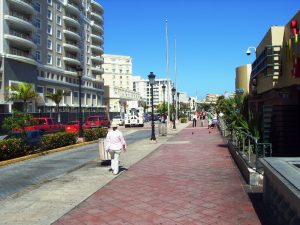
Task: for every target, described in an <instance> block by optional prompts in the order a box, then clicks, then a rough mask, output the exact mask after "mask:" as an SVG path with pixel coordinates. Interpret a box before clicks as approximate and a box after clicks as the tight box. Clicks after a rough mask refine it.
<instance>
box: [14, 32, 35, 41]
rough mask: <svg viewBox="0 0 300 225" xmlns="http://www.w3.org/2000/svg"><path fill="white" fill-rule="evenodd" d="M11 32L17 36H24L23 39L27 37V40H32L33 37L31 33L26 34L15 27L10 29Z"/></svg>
mask: <svg viewBox="0 0 300 225" xmlns="http://www.w3.org/2000/svg"><path fill="white" fill-rule="evenodd" d="M9 34H11V35H14V36H17V37H20V38H23V39H27V40H30V41H31V38H30V36H29V35H27V34H24V33H21V32H19V31H16V30H13V29H10V30H9Z"/></svg>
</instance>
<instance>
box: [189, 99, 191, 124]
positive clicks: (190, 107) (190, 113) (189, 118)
mask: <svg viewBox="0 0 300 225" xmlns="http://www.w3.org/2000/svg"><path fill="white" fill-rule="evenodd" d="M189 108H190V115H189V120H191V98H189Z"/></svg>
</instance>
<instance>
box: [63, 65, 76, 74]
mask: <svg viewBox="0 0 300 225" xmlns="http://www.w3.org/2000/svg"><path fill="white" fill-rule="evenodd" d="M65 74H67V75H74V76H76V75H77V71H76V69H75V67H70V66H66V68H65Z"/></svg>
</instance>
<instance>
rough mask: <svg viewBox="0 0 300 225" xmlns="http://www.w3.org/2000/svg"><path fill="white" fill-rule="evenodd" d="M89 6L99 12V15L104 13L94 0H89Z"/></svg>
mask: <svg viewBox="0 0 300 225" xmlns="http://www.w3.org/2000/svg"><path fill="white" fill-rule="evenodd" d="M91 5H92V8H94V9H97V10H99V11H100V12H101V13H103V12H104V9H103V7H102V6H101V5H100V4H99V3H98V2H96V1H95V0H91Z"/></svg>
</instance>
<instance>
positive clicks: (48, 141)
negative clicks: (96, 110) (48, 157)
mask: <svg viewBox="0 0 300 225" xmlns="http://www.w3.org/2000/svg"><path fill="white" fill-rule="evenodd" d="M76 140H77V134H76V133H66V132H58V133H54V134H46V135H43V137H42V140H41V143H40V146H41V150H44V151H45V150H50V149H54V148H60V147H64V146H68V145H73V144H76Z"/></svg>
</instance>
